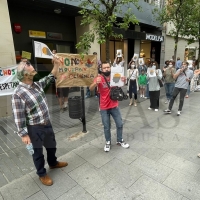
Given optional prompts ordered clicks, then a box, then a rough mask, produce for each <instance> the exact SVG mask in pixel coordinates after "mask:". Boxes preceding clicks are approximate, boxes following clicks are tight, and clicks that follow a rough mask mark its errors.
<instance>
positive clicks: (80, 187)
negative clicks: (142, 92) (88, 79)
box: [0, 92, 200, 200]
mask: <svg viewBox="0 0 200 200" xmlns="http://www.w3.org/2000/svg"><path fill="white" fill-rule="evenodd" d="M199 97H200V93H198V92H196V93H192V94H191V95H190V97H189V98H188V99H185V103H184V107H183V112H182V114H181V116H179V117H177V116H176V112H177V101H176V102H175V105H174V109H173V111H174V112H172V114H171V115H164V114H163V111H162V110H164V109H165V108H166V104H164V101H165V99H164V96H162V98H161V100H160V110H159V111H158V112H155V111H151V110H148V109H147V108H148V107H149V100H145V101H143V102H141V103H139V104H138V107H134V106H128V100H127V101H123V102H120V108H121V113H122V118H123V121H124V139H125V141H127V142H128V143H129V144H130V148H129V149H122V148H121V147H119V146H117V145H116V144H115V142H116V134H115V126H114V122H113V121H112V122H111V123H112V135H113V137H112V146H111V151H110V152H109V153H105V152H104V151H103V146H104V144H105V140H104V137H103V130H102V129H103V127H102V125H101V119H100V114H99V111H98V106H97V105H98V104H95V103H94V102H95V101H97V100H95V98H91V99H87V100H86V107H87V115H86V116H88V119H87V120H88V122H87V130H88V133H87V134H85V135H82V137H81V135H80V134H78V132H80V129H81V124H80V123H77V124H76V121H75V123H74V122H73V121H72V122H71V124H73V123H74V124H75V126H74V125H71V127H69V128H67V129H66V128H65V127H64V128H63V130H62V124H63V126H64V125H65V122H66V123H68V121H67V120H68V118H67V117H66V116H67V114H66V116H65V117H60V120H61V121H62V123H61V125H60V127H59V126H58V127H57V128H58V130H60V131H57V132H56V138H57V141H58V153H59V155H61V156H60V157H59V160H63V161H67V162H68V163H69V165H68V166H67V167H66V168H63V169H53V170H49V169H48V172H49V175H50V176H51V177H52V179H53V180H54V185H53V186H50V187H47V186H44V185H42V184H41V183H40V181H39V179H38V177H37V175H36V174H35V171H34V170H32V171H30V172H28V173H25V174H22V175H21V176H19V178H18V179H16V178H15V179H14V180H11V181H9V183H8V184H6V185H4V186H2V187H1V188H0V200H1V199H2V200H23V199H29V200H33V199H37V200H47V199H52V200H53V199H58V200H68V199H69V200H71V199H76V200H79V199H80V200H82V199H86V200H90V199H97V200H101V199H102V200H111V199H113V200H122V199H130V200H133V199H134V200H188V199H191V200H199V199H200V181H199V178H200V158H198V157H197V154H198V153H199V152H200V134H199V126H198V124H199V123H198V121H199V116H200V114H199V110H200V104H199ZM53 109H54V108H53ZM55 109H56V108H55ZM57 116H58V115H57ZM59 116H60V114H59ZM53 117H54V118H55V116H53ZM64 119H66V121H65V120H64ZM53 123H54V122H53ZM55 125H56V123H55ZM10 127H11V125H10ZM4 128H5V130H7V132H8V134H4V136H7V137H8V136H10V135H11V134H9V130H10V129H9V127H8V126H7V127H6V126H4ZM59 128H60V129H59ZM10 131H11V130H10ZM11 139H12V138H11V136H10V139H9V140H11ZM1 141H2V139H1ZM12 143H13V142H11V143H10V144H12ZM18 143H19V144H21V143H20V141H18ZM2 149H3V148H2ZM23 149H24V148H23ZM15 150H16V148H15ZM8 152H9V151H8ZM14 152H15V151H14V150H13V153H14ZM2 155H6V152H5V153H4V152H3V153H2V154H0V156H2ZM0 158H1V162H0V167H3V166H1V164H2V161H3V162H7V163H6V166H9V167H10V168H12V167H11V166H12V165H11V164H12V163H10V162H9V161H8V160H6V161H5V159H6V157H0ZM27 158H28V157H27ZM16 161H17V159H16ZM29 161H30V160H29ZM14 162H15V161H13V163H14ZM24 165H25V166H26V162H24ZM30 165H31V164H30ZM32 166H33V165H32ZM10 168H9V169H8V172H9V170H11V169H10ZM47 168H48V167H47ZM0 169H1V168H0ZM4 170H5V169H4ZM15 170H17V168H12V171H13V173H14V172H15ZM18 171H20V170H19V169H18ZM3 175H4V174H2V175H1V174H0V176H2V177H3ZM0 180H1V177H0Z"/></svg>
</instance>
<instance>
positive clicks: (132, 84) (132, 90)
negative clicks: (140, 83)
mask: <svg viewBox="0 0 200 200" xmlns="http://www.w3.org/2000/svg"><path fill="white" fill-rule="evenodd" d="M132 93H133V94H134V99H135V100H137V82H136V80H130V81H129V98H130V99H132V98H133V96H132Z"/></svg>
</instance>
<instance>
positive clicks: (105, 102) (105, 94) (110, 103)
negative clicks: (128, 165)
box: [90, 62, 129, 152]
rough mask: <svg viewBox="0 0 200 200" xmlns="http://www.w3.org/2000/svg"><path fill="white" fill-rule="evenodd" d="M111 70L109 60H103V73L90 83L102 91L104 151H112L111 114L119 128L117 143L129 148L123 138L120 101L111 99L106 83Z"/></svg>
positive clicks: (92, 87) (101, 107) (101, 108)
mask: <svg viewBox="0 0 200 200" xmlns="http://www.w3.org/2000/svg"><path fill="white" fill-rule="evenodd" d="M110 72H111V67H110V63H109V62H103V63H102V65H101V75H100V74H98V76H97V77H96V78H95V79H94V82H93V83H92V84H91V85H90V90H91V91H92V90H94V88H95V87H97V86H98V91H99V93H100V112H101V118H102V123H103V125H104V135H105V139H106V144H105V147H104V151H106V152H108V151H110V145H111V131H110V115H112V117H113V119H114V120H115V124H116V129H117V145H119V146H122V147H124V148H129V144H127V143H125V142H124V141H123V139H122V130H123V122H122V118H121V113H120V110H119V107H118V101H117V100H116V101H115V100H112V99H110V89H109V87H108V85H107V83H106V80H105V79H107V81H108V83H110Z"/></svg>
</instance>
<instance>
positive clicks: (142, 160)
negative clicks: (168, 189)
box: [130, 156, 172, 183]
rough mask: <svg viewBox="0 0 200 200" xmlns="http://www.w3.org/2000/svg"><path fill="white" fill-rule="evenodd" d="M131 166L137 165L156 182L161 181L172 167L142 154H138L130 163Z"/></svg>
mask: <svg viewBox="0 0 200 200" xmlns="http://www.w3.org/2000/svg"><path fill="white" fill-rule="evenodd" d="M130 166H131V167H137V168H138V169H140V170H142V171H143V172H144V173H145V174H146V175H148V176H150V177H152V178H153V179H155V180H157V181H158V182H161V183H162V182H163V181H164V180H165V179H166V178H167V177H168V176H169V175H170V173H171V172H172V169H171V168H169V167H166V166H165V165H162V164H160V163H158V162H155V161H153V160H151V159H149V158H146V157H144V156H140V157H139V158H138V159H136V160H135V161H134V162H133V163H131V165H130Z"/></svg>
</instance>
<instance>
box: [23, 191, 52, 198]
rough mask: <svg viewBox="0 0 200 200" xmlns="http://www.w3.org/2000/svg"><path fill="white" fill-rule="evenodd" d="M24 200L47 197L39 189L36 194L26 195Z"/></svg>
mask: <svg viewBox="0 0 200 200" xmlns="http://www.w3.org/2000/svg"><path fill="white" fill-rule="evenodd" d="M26 200H49V199H48V198H47V196H46V195H45V194H44V193H43V192H42V191H39V192H37V193H36V194H34V195H32V196H30V197H28V198H27V199H26Z"/></svg>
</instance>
